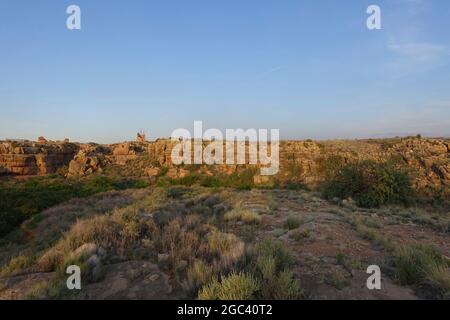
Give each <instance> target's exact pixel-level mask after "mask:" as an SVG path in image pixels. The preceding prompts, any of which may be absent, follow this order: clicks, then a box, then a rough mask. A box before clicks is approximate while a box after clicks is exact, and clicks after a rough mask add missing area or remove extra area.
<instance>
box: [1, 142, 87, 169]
mask: <svg viewBox="0 0 450 320" xmlns="http://www.w3.org/2000/svg"><path fill="white" fill-rule="evenodd" d="M77 148H78V147H77V146H76V145H75V144H70V143H46V144H40V143H35V142H15V141H5V142H0V167H3V168H4V171H6V173H12V174H18V175H45V174H49V173H54V172H56V170H57V169H58V168H60V167H62V166H64V165H67V163H68V162H69V161H70V160H71V159H72V158H73V156H74V154H75V152H76V151H77ZM4 173H5V172H4Z"/></svg>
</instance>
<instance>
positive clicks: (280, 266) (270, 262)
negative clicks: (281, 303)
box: [255, 240, 301, 300]
mask: <svg viewBox="0 0 450 320" xmlns="http://www.w3.org/2000/svg"><path fill="white" fill-rule="evenodd" d="M255 251H256V252H255V254H256V262H255V267H256V271H257V274H258V275H259V276H260V278H261V293H260V298H262V299H264V300H295V299H299V298H300V297H301V291H300V287H299V285H298V282H297V280H296V279H295V278H294V276H293V274H292V272H290V271H289V270H288V269H289V268H290V267H291V266H292V264H293V261H294V258H293V256H292V255H291V254H290V252H289V251H287V250H286V249H284V247H283V246H282V245H281V243H280V242H273V241H272V240H265V241H264V242H262V243H261V244H259V245H258V246H257V247H256V250H255Z"/></svg>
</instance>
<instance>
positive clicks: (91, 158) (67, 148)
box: [0, 138, 450, 194]
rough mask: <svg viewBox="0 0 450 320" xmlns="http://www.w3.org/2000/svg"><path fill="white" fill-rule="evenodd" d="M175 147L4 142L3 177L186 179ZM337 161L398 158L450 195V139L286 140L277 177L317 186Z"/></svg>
mask: <svg viewBox="0 0 450 320" xmlns="http://www.w3.org/2000/svg"><path fill="white" fill-rule="evenodd" d="M175 144H176V142H173V141H171V140H167V139H160V140H157V141H155V142H125V143H120V144H112V145H99V144H76V143H68V142H60V143H55V142H46V141H41V142H39V143H37V142H12V141H5V142H0V174H16V175H45V174H49V173H54V172H56V171H57V170H58V168H63V167H67V169H68V170H67V172H68V173H67V174H68V175H69V176H82V175H88V174H91V173H94V172H99V171H100V172H101V171H103V170H104V169H105V168H108V167H110V166H115V167H119V168H123V169H125V168H127V167H130V166H133V167H136V168H138V169H139V172H141V173H142V174H143V175H148V176H155V175H157V174H158V173H159V172H160V170H161V168H163V167H167V168H168V169H169V170H168V174H170V176H172V177H182V176H185V175H186V174H187V172H186V169H184V168H182V167H176V166H174V165H173V164H172V161H171V153H172V149H173V147H174V146H175ZM333 157H335V158H339V159H340V160H341V161H344V162H351V161H354V160H366V159H373V160H376V161H386V160H388V159H392V158H396V159H397V160H398V161H400V162H402V163H403V164H404V165H405V166H406V167H407V168H408V169H409V170H410V173H411V176H412V177H413V184H414V187H415V188H416V190H419V191H421V192H423V193H427V194H436V193H441V194H442V193H443V192H444V194H450V192H449V190H450V140H449V139H419V138H405V139H380V140H352V141H350V140H348V141H324V142H315V141H309V140H308V141H283V142H281V143H280V172H279V173H278V175H277V176H276V179H278V180H280V181H297V182H303V183H307V184H310V185H314V184H316V183H317V182H320V181H321V180H322V179H323V174H322V172H321V169H322V168H321V167H322V166H323V163H324V162H325V161H327V159H332V158H333ZM247 160H248V158H247ZM240 167H241V166H227V165H220V166H204V167H203V168H202V169H201V172H203V173H205V174H209V175H212V174H214V173H216V172H223V173H228V174H231V173H233V172H235V171H237V170H240ZM270 179H271V178H265V177H258V176H257V177H255V182H257V183H266V182H267V181H268V180H270Z"/></svg>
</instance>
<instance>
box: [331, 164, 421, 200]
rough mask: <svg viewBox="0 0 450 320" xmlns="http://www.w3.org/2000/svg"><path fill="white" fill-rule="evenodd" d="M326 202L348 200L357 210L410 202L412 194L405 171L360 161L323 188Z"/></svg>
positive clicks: (344, 170) (390, 165)
mask: <svg viewBox="0 0 450 320" xmlns="http://www.w3.org/2000/svg"><path fill="white" fill-rule="evenodd" d="M322 191H323V194H324V196H325V197H326V198H327V199H332V198H335V197H337V198H341V199H347V198H349V197H351V198H352V199H354V200H355V201H356V203H357V204H358V205H359V206H361V207H367V208H376V207H380V206H381V205H384V204H403V205H407V204H409V203H410V200H411V196H412V194H413V192H412V188H411V184H410V178H409V175H408V174H407V172H406V171H403V170H400V169H398V168H397V167H396V166H394V165H393V164H392V163H390V162H386V163H377V162H374V161H370V160H368V161H362V162H357V163H354V164H349V165H346V166H344V167H343V168H342V169H340V170H339V171H338V172H337V173H336V175H335V176H334V177H333V178H332V179H331V180H330V181H328V182H326V183H325V184H324V186H323V190H322Z"/></svg>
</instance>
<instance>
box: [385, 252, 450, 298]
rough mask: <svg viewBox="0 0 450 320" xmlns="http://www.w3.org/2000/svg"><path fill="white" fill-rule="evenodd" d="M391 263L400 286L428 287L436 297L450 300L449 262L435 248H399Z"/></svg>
mask: <svg viewBox="0 0 450 320" xmlns="http://www.w3.org/2000/svg"><path fill="white" fill-rule="evenodd" d="M393 262H394V266H395V268H396V275H397V278H398V280H399V282H400V283H401V284H403V285H414V286H429V287H430V288H432V289H433V290H434V292H435V295H436V296H437V297H440V298H444V299H450V260H449V258H447V257H445V256H443V255H442V254H441V253H440V252H439V251H438V250H437V249H436V248H433V247H430V246H423V245H415V246H407V247H401V248H398V249H397V250H396V251H395V253H394V255H393Z"/></svg>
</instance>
